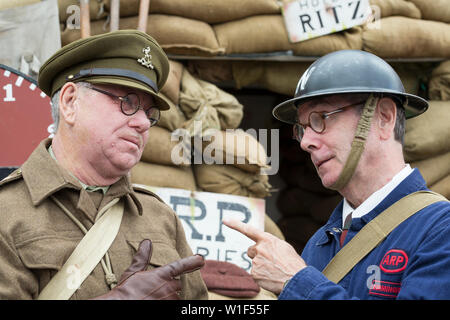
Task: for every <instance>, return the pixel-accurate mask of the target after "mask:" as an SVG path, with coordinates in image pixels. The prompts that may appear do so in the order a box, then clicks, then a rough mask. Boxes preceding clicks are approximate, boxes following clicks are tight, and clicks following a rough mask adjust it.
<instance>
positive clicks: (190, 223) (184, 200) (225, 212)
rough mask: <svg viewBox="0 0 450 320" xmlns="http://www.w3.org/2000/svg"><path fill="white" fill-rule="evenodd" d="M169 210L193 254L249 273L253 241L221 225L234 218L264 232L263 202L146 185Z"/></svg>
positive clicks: (219, 194)
mask: <svg viewBox="0 0 450 320" xmlns="http://www.w3.org/2000/svg"><path fill="white" fill-rule="evenodd" d="M146 187H147V188H149V189H150V190H151V191H153V192H154V193H156V194H157V195H158V196H160V197H161V199H162V200H163V201H164V202H165V203H166V204H168V205H169V206H171V207H172V209H173V210H174V211H175V212H176V213H177V215H178V217H179V218H180V220H181V223H182V224H183V228H184V231H185V233H186V238H187V241H188V243H189V245H190V247H191V249H192V252H193V253H194V254H196V253H199V254H201V255H203V256H204V257H205V259H208V260H218V261H228V262H231V263H234V264H236V265H238V266H239V267H241V268H243V269H245V270H247V271H250V268H251V259H250V258H249V257H248V256H247V249H248V247H250V246H251V245H253V244H254V243H255V242H254V241H252V240H250V239H249V238H247V237H246V236H244V235H242V234H241V233H239V232H237V231H235V230H232V229H230V228H228V227H227V226H225V225H224V224H222V219H223V218H225V217H233V218H236V219H239V220H241V221H243V222H245V223H248V224H250V225H252V226H255V227H256V228H258V229H260V230H264V216H265V200H264V199H256V198H247V197H241V196H235V195H229V194H222V193H211V192H196V191H194V192H192V191H189V190H183V189H174V188H160V187H152V186H146Z"/></svg>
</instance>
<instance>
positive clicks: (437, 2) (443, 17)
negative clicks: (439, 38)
mask: <svg viewBox="0 0 450 320" xmlns="http://www.w3.org/2000/svg"><path fill="white" fill-rule="evenodd" d="M409 1H410V2H412V3H414V4H415V5H416V7H417V8H419V10H420V12H421V13H422V19H424V20H436V21H442V22H445V23H450V4H449V2H448V0H432V1H430V0H409Z"/></svg>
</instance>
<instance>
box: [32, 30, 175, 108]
mask: <svg viewBox="0 0 450 320" xmlns="http://www.w3.org/2000/svg"><path fill="white" fill-rule="evenodd" d="M168 75H169V60H168V58H167V56H166V54H165V53H164V51H163V50H162V48H161V47H160V46H159V44H158V43H157V42H156V40H155V39H153V38H152V37H150V36H149V35H148V34H146V33H143V32H140V31H137V30H119V31H114V32H109V33H105V34H101V35H97V36H92V37H88V38H84V39H80V40H77V41H74V42H72V43H70V44H68V45H66V46H64V47H63V48H61V49H60V50H58V51H57V52H56V53H55V54H54V55H53V56H51V57H50V58H49V59H48V60H47V61H46V62H45V63H44V64H43V65H42V67H41V68H40V70H39V77H38V84H39V87H40V88H41V90H42V91H43V92H45V93H46V94H47V95H48V96H50V97H51V96H53V94H54V93H55V92H56V91H58V90H59V89H61V87H62V86H63V85H64V84H65V83H66V82H68V81H71V82H80V81H85V82H89V83H92V84H113V85H121V86H125V87H129V88H134V89H138V90H142V91H144V92H146V93H149V94H150V95H152V96H153V97H154V98H155V100H156V103H157V106H158V107H159V108H160V109H161V110H167V109H169V108H170V106H169V103H168V102H167V101H166V100H165V98H164V97H162V96H161V95H160V94H159V90H161V88H162V87H163V85H164V84H165V82H166V80H167V77H168Z"/></svg>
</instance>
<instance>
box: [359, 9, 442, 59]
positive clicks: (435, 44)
mask: <svg viewBox="0 0 450 320" xmlns="http://www.w3.org/2000/svg"><path fill="white" fill-rule="evenodd" d="M379 25H380V28H368V27H365V28H364V30H363V34H362V39H363V50H365V51H368V52H371V53H373V54H375V55H377V56H380V57H382V58H404V57H408V58H419V57H450V24H447V23H443V22H436V21H425V20H419V19H412V18H406V17H387V18H383V19H381V20H380V21H379Z"/></svg>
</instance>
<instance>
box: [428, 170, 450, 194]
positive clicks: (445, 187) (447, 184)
mask: <svg viewBox="0 0 450 320" xmlns="http://www.w3.org/2000/svg"><path fill="white" fill-rule="evenodd" d="M429 188H430V190H432V191H434V192H437V193H439V194H442V195H443V196H444V197H446V198H447V199H449V200H450V174H449V175H448V176H446V177H444V178H442V179H441V180H439V181H437V182H436V183H435V184H433V185H432V186H430V187H429Z"/></svg>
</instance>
